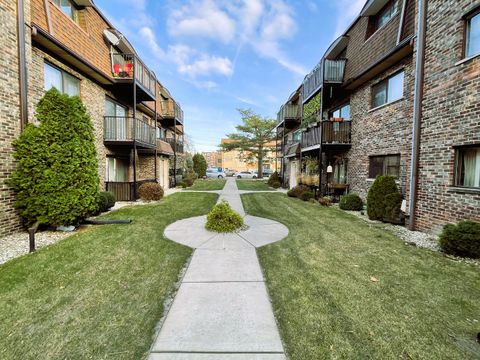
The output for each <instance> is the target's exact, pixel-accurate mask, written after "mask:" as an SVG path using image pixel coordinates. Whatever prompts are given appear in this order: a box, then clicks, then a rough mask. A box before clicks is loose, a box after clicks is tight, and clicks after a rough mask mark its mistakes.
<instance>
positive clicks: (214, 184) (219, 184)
mask: <svg viewBox="0 0 480 360" xmlns="http://www.w3.org/2000/svg"><path fill="white" fill-rule="evenodd" d="M226 182H227V180H224V179H197V180H195V182H194V183H193V186H191V187H189V188H187V189H188V190H199V191H208V190H222V189H223V187H224V186H225V183H226Z"/></svg>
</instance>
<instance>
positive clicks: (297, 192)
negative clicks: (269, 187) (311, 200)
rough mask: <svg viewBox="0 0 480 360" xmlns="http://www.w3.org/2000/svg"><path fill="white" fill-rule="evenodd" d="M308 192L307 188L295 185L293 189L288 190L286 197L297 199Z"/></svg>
mask: <svg viewBox="0 0 480 360" xmlns="http://www.w3.org/2000/svg"><path fill="white" fill-rule="evenodd" d="M309 191H310V188H309V187H308V186H305V185H297V186H295V187H294V188H292V189H290V190H289V191H288V193H287V195H288V196H290V197H297V198H299V197H300V196H301V195H302V193H304V192H309Z"/></svg>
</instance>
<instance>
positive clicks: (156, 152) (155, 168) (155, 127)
mask: <svg viewBox="0 0 480 360" xmlns="http://www.w3.org/2000/svg"><path fill="white" fill-rule="evenodd" d="M154 121H155V126H154V128H153V140H154V142H155V159H154V164H155V165H154V171H155V182H158V177H157V160H158V147H157V127H158V123H157V121H158V115H157V80H156V79H155V120H154Z"/></svg>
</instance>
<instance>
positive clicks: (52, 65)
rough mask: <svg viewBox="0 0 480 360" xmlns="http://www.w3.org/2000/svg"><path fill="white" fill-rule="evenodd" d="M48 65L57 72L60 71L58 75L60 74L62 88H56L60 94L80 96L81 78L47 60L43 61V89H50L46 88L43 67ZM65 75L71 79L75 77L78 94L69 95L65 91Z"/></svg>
mask: <svg viewBox="0 0 480 360" xmlns="http://www.w3.org/2000/svg"><path fill="white" fill-rule="evenodd" d="M47 66H49V67H50V68H52V69H54V70H57V71H58V72H60V75H61V82H62V88H61V89H57V90H58V91H60V92H61V93H62V94H66V95H68V96H79V97H80V96H81V89H82V87H81V81H82V80H81V79H79V78H78V77H76V76H75V75H72V74H70V73H69V72H67V71H65V70H63V69H62V68H60V67H58V66H56V65H54V64H52V63H51V62H49V61H44V62H43V88H44V89H45V91H48V90H50V89H51V88H50V89H47V88H46V71H45V68H46V67H47ZM66 76H67V77H70V78H72V79H75V80H77V81H78V94H75V95H71V94H69V93H67V92H65V78H66Z"/></svg>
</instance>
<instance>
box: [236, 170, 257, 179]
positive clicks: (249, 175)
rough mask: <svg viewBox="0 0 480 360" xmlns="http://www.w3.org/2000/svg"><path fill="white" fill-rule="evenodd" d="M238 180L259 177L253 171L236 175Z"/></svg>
mask: <svg viewBox="0 0 480 360" xmlns="http://www.w3.org/2000/svg"><path fill="white" fill-rule="evenodd" d="M234 176H235V177H236V178H237V179H256V178H257V177H258V176H257V174H256V173H255V172H253V171H240V172H237V173H236V174H235V175H234Z"/></svg>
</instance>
